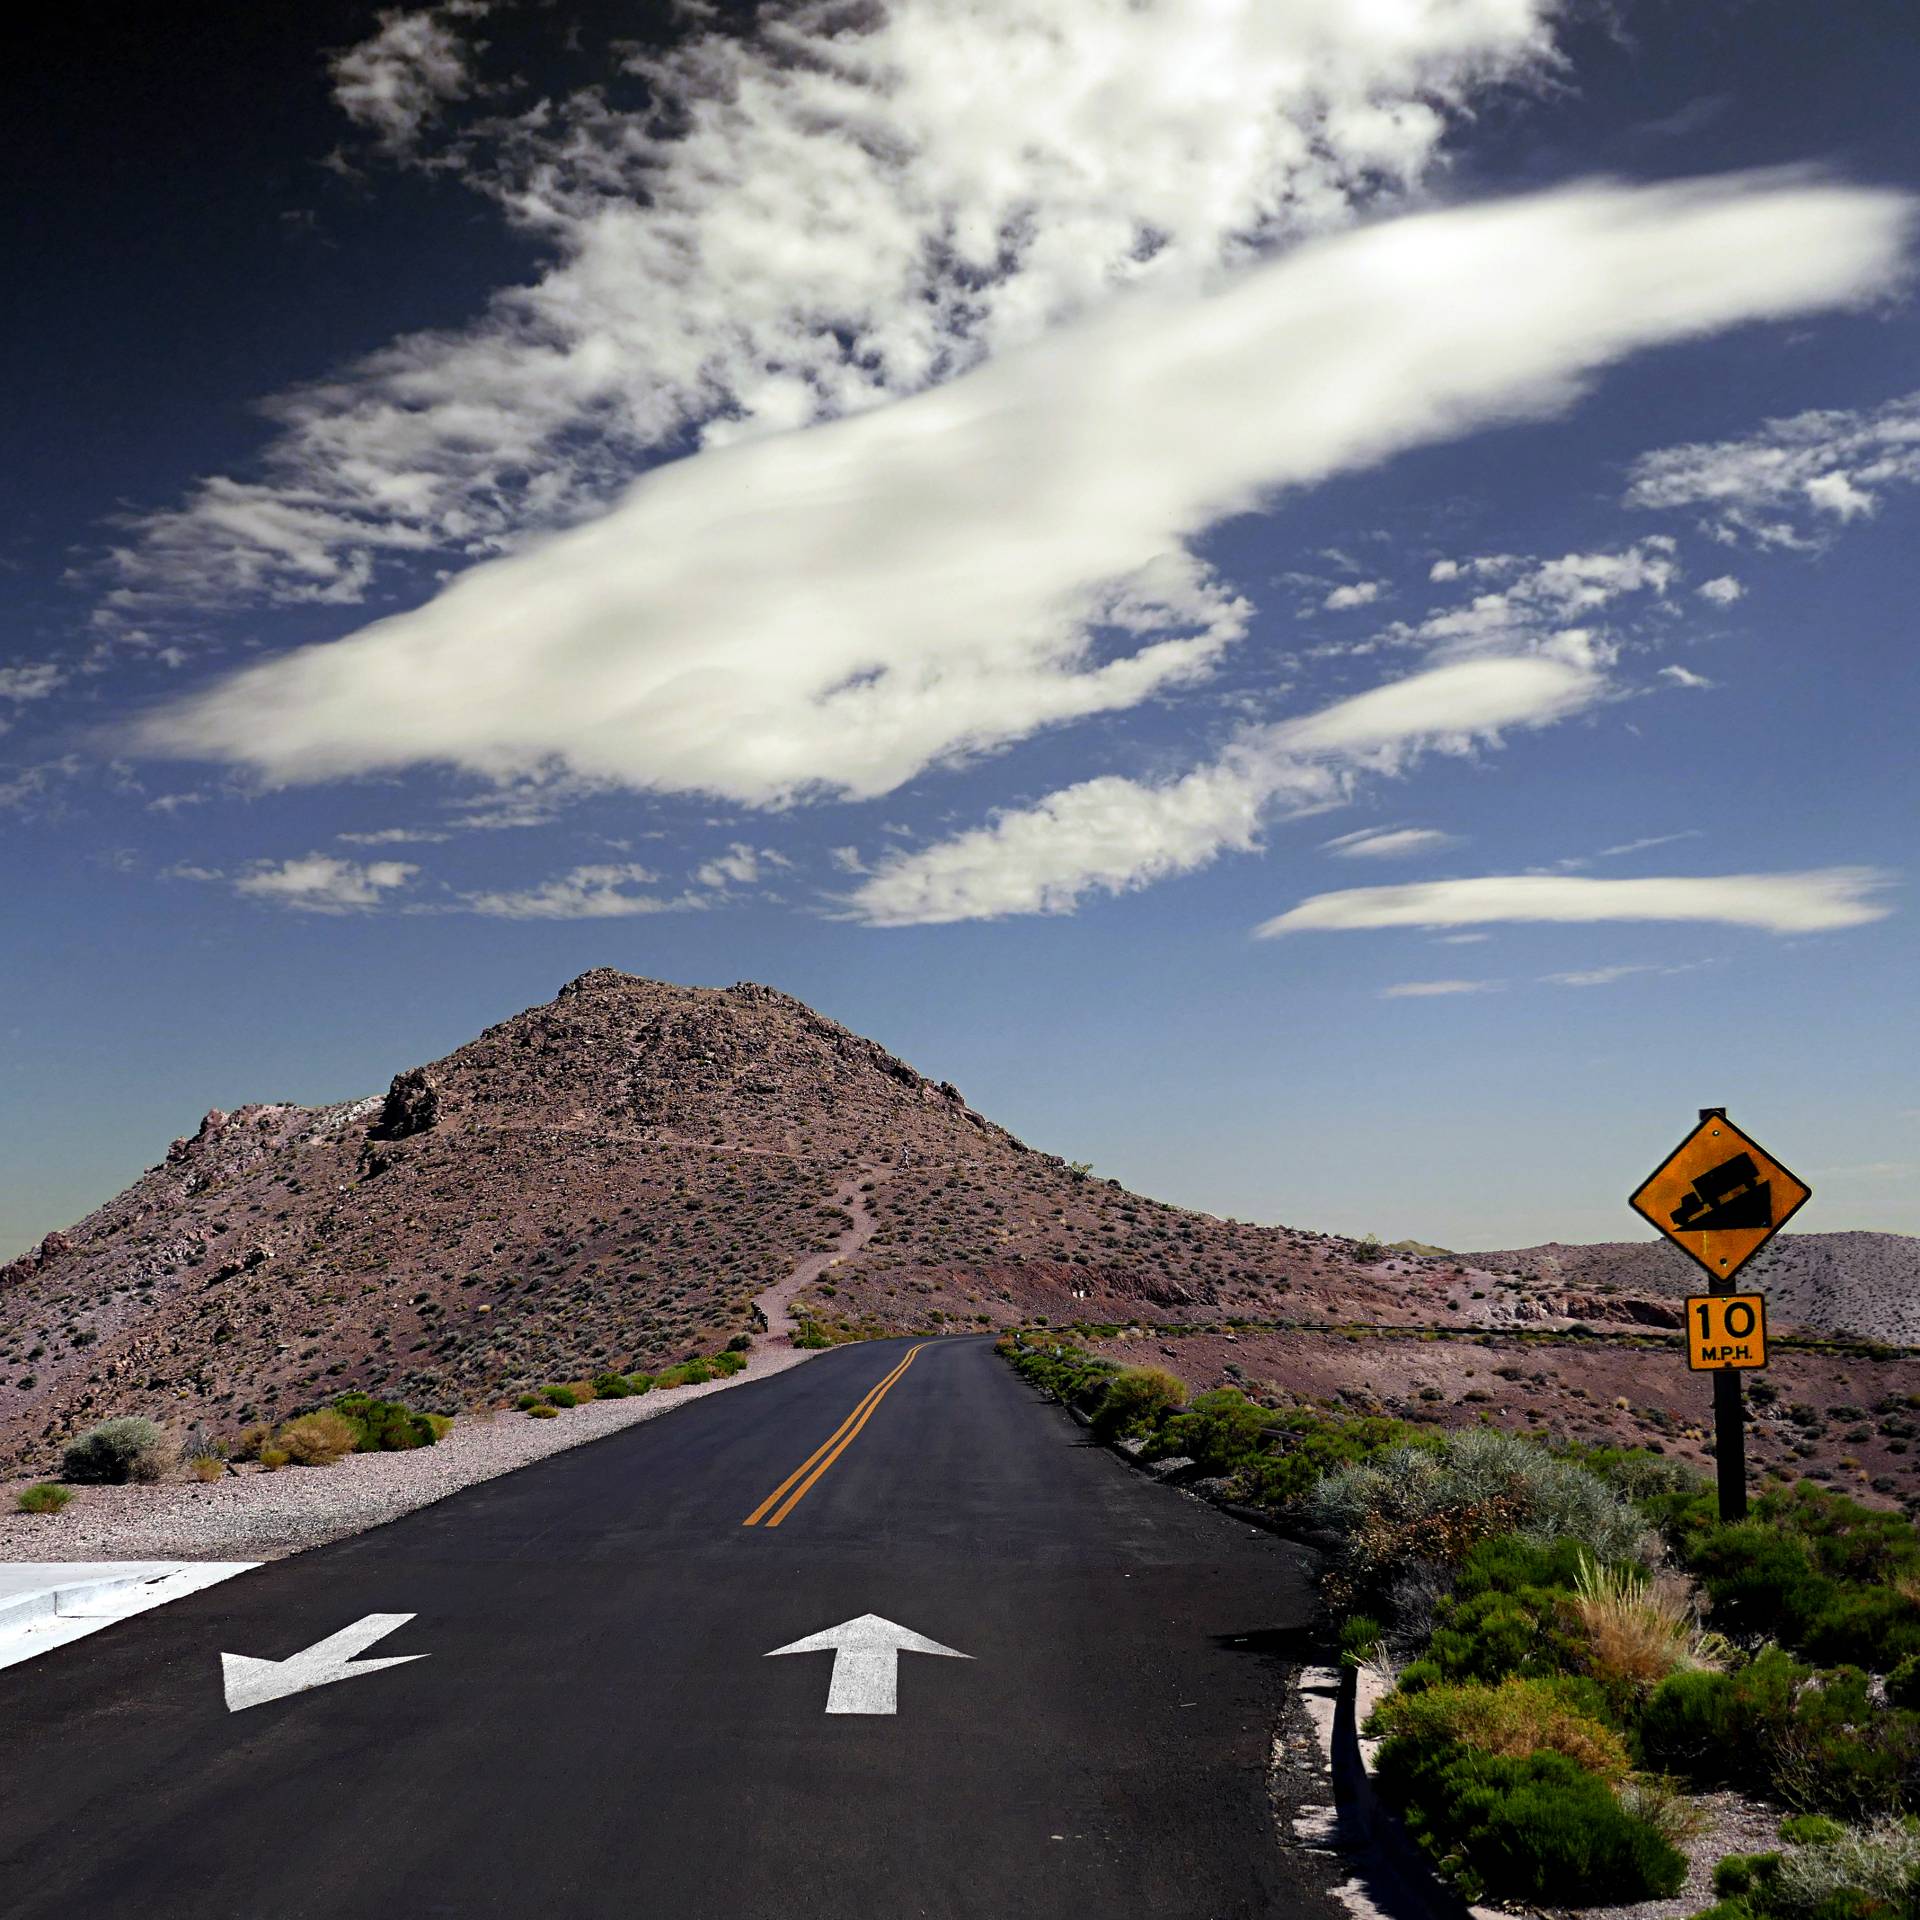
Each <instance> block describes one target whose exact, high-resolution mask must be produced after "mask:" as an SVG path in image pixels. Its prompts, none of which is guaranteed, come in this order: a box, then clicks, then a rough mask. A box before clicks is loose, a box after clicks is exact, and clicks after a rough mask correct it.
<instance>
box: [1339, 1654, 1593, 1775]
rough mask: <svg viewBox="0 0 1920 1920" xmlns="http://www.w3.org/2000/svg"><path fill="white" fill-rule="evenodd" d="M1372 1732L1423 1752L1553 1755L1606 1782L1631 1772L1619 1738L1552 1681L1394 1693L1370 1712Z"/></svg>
mask: <svg viewBox="0 0 1920 1920" xmlns="http://www.w3.org/2000/svg"><path fill="white" fill-rule="evenodd" d="M1582 1704H1584V1703H1582ZM1369 1724H1370V1725H1371V1726H1372V1727H1373V1728H1374V1729H1375V1730H1376V1731H1377V1732H1379V1733H1381V1734H1384V1735H1387V1736H1389V1737H1391V1738H1395V1739H1407V1740H1412V1741H1415V1742H1416V1743H1418V1744H1420V1745H1422V1746H1424V1747H1428V1748H1438V1747H1447V1746H1456V1747H1472V1748H1473V1749H1475V1750H1476V1751H1477V1752H1481V1753H1497V1754H1500V1755H1502V1756H1504V1757H1505V1758H1507V1759H1509V1760H1525V1759H1527V1758H1529V1757H1530V1756H1532V1755H1533V1754H1536V1753H1558V1754H1561V1755H1563V1756H1564V1757H1565V1758H1567V1759H1569V1760H1571V1761H1573V1762H1574V1763H1575V1764H1576V1765H1577V1766H1579V1767H1581V1768H1583V1769H1584V1770H1585V1771H1586V1772H1588V1773H1593V1774H1598V1775H1599V1776H1600V1777H1601V1778H1602V1779H1605V1780H1620V1779H1624V1778H1625V1777H1626V1774H1627V1770H1628V1760H1627V1749H1626V1744H1625V1742H1624V1741H1622V1739H1621V1738H1620V1736H1619V1734H1617V1733H1616V1732H1615V1731H1614V1730H1613V1729H1612V1728H1611V1727H1609V1726H1607V1725H1606V1724H1605V1723H1604V1722H1602V1721H1600V1720H1598V1719H1596V1718H1595V1717H1594V1716H1593V1715H1592V1714H1590V1713H1587V1712H1583V1711H1582V1710H1581V1705H1577V1704H1574V1703H1573V1701H1570V1700H1569V1698H1568V1690H1567V1689H1566V1688H1564V1687H1563V1686H1562V1685H1561V1684H1559V1683H1557V1682H1555V1681H1552V1680H1519V1679H1514V1680H1503V1681H1501V1682H1500V1684H1499V1685H1498V1686H1491V1687H1490V1686H1484V1685H1480V1684H1478V1683H1470V1684H1468V1685H1465V1686H1431V1687H1425V1688H1422V1689H1421V1690H1420V1691H1419V1692H1417V1693H1406V1692H1394V1693H1390V1694H1389V1695H1388V1696H1387V1697H1386V1699H1384V1700H1383V1701H1381V1703H1380V1704H1379V1706H1378V1707H1377V1708H1375V1710H1374V1713H1373V1716H1372V1719H1371V1721H1370V1723H1369Z"/></svg>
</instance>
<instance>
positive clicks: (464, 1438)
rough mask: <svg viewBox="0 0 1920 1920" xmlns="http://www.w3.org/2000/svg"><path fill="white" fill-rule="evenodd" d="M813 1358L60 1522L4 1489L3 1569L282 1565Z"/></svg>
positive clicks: (105, 1505) (153, 1497)
mask: <svg viewBox="0 0 1920 1920" xmlns="http://www.w3.org/2000/svg"><path fill="white" fill-rule="evenodd" d="M815 1351H817V1350H816V1349H807V1348H797V1347H789V1346H784V1345H774V1344H772V1343H771V1342H766V1343H762V1344H760V1345H757V1346H756V1347H755V1348H754V1350H753V1352H752V1353H751V1354H749V1356H748V1359H747V1365H746V1369H745V1371H743V1372H741V1373H737V1374H735V1375H734V1376H733V1377H732V1378H731V1379H727V1380H713V1381H709V1382H707V1383H706V1384H705V1385H703V1386H694V1387H675V1388H671V1389H669V1390H668V1391H665V1392H655V1393H644V1394H640V1395H638V1396H636V1397H634V1398H631V1399H626V1400H594V1401H590V1402H589V1403H588V1404H587V1405H586V1406H583V1407H571V1408H569V1409H567V1411H565V1412H564V1413H562V1414H561V1415H560V1417H559V1418H558V1419H556V1420H530V1419H528V1418H527V1416H526V1415H525V1414H522V1413H508V1412H501V1413H495V1414H493V1415H492V1416H491V1417H489V1416H486V1415H481V1416H473V1415H466V1416H463V1417H462V1418H461V1419H459V1420H458V1421H456V1422H455V1423H454V1426H453V1428H452V1430H451V1431H450V1432H449V1433H448V1434H447V1436H446V1438H445V1439H443V1440H442V1441H441V1442H440V1443H439V1445H438V1446H432V1447H417V1448H415V1449H414V1450H413V1451H411V1452H409V1453H350V1454H348V1455H347V1457H346V1458H345V1459H344V1460H342V1461H340V1462H338V1464H336V1465H334V1466H331V1467H284V1468H282V1469H281V1470H280V1471H279V1472H278V1473H265V1472H263V1471H261V1470H260V1469H259V1468H258V1467H252V1466H249V1467H242V1468H236V1469H235V1470H234V1471H233V1472H231V1473H229V1474H228V1475H227V1476H226V1478H225V1479H223V1480H216V1481H214V1482H213V1483H212V1484H211V1485H202V1484H201V1483H200V1482H199V1481H197V1480H187V1481H179V1482H176V1481H167V1482H165V1483H164V1484H162V1485H160V1486H157V1487H139V1486H127V1487H75V1488H74V1489H73V1496H74V1497H73V1502H72V1504H71V1505H70V1506H69V1507H68V1508H67V1509H66V1511H65V1512H64V1513H57V1514H31V1513H19V1512H16V1511H15V1510H14V1494H15V1493H16V1492H17V1491H18V1490H19V1489H20V1488H21V1487H25V1486H30V1485H31V1484H33V1483H32V1481H31V1480H30V1479H24V1480H13V1481H9V1482H7V1483H6V1484H5V1485H0V1561H55V1560H281V1559H284V1558H286V1557H287V1556H288V1555H289V1554H295V1553H301V1552H304V1551H305V1550H306V1549H307V1548H308V1547H318V1546H324V1545H325V1544H326V1543H327V1542H328V1541H330V1540H341V1539H344V1538H346V1537H347V1535H349V1534H355V1533H364V1532H365V1531H366V1530H367V1529H368V1528H369V1527H377V1526H382V1525H384V1524H385V1523H386V1522H387V1521H389V1520H397V1519H398V1518H399V1517H400V1516H401V1515H402V1514H403V1513H411V1512H413V1510H414V1509H415V1508H416V1507H425V1506H431V1505H432V1504H433V1502H434V1501H436V1500H444V1499H445V1498H446V1497H447V1495H448V1494H450V1493H458V1492H459V1491H460V1490H461V1488H463V1487H471V1486H475V1485H477V1484H478V1483H479V1482H480V1481H482V1480H492V1479H495V1478H497V1477H498V1476H499V1475H500V1474H503V1473H511V1472H513V1471H514V1469H515V1468H516V1467H524V1466H528V1465H530V1464H531V1463H532V1462H533V1461H535V1460H543V1459H545V1458H546V1457H547V1456H548V1455H549V1454H554V1453H563V1452H565V1451H566V1449H567V1448H569V1447H578V1446H583V1445H585V1444H586V1443H587V1442H588V1441H590V1440H599V1439H602V1438H604V1437H605V1436H606V1435H607V1434H610V1433H617V1432H619V1431H620V1430H621V1429H622V1428H623V1427H631V1426H637V1425H638V1424H639V1423H640V1422H641V1421H642V1420H653V1419H657V1418H658V1417H659V1416H660V1415H662V1414H665V1413H671V1412H672V1411H673V1409H674V1408H675V1407H680V1406H685V1405H686V1404H687V1403H688V1402H689V1401H691V1400H698V1399H701V1398H703V1397H704V1396H706V1395H707V1394H710V1393H721V1392H724V1391H725V1390H726V1389H727V1388H729V1387H737V1386H739V1385H740V1384H741V1383H742V1382H744V1381H748V1380H764V1379H766V1378H767V1377H768V1376H769V1375H771V1374H775V1373H784V1372H785V1371H786V1370H787V1369H788V1368H789V1367H795V1366H798V1365H800V1363H801V1362H802V1361H805V1360H810V1359H812V1358H813V1356H814V1352H815Z"/></svg>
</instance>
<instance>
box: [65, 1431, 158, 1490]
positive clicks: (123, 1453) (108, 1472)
mask: <svg viewBox="0 0 1920 1920" xmlns="http://www.w3.org/2000/svg"><path fill="white" fill-rule="evenodd" d="M172 1464H173V1447H172V1443H171V1442H170V1441H169V1440H168V1439H167V1436H166V1434H165V1433H164V1432H163V1431H162V1429H161V1428H160V1427H159V1426H157V1425H156V1424H155V1423H154V1422H153V1421H151V1420H143V1419H142V1418H141V1417H140V1416H139V1415H138V1414H126V1415H123V1416H121V1417H120V1418H119V1419H116V1420H102V1421H101V1422H100V1424H99V1425H98V1426H97V1427H94V1428H92V1429H91V1430H90V1431H88V1432H86V1433H83V1434H82V1435H81V1436H80V1438H79V1439H77V1440H74V1441H71V1442H69V1443H68V1445H67V1447H66V1449H65V1451H64V1452H63V1453H62V1454H61V1456H60V1474H61V1478H62V1479H65V1480H73V1481H77V1482H79V1483H80V1484H82V1485H85V1486H114V1487H117V1486H124V1485H125V1484H126V1483H127V1482H128V1481H129V1480H138V1481H143V1482H149V1483H150V1482H152V1481H155V1480H158V1479H159V1478H160V1477H161V1475H163V1474H164V1473H165V1472H166V1470H167V1469H168V1468H169V1467H170V1466H172Z"/></svg>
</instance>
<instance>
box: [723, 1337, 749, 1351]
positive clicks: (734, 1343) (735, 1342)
mask: <svg viewBox="0 0 1920 1920" xmlns="http://www.w3.org/2000/svg"><path fill="white" fill-rule="evenodd" d="M752 1345H753V1335H752V1334H750V1333H736V1334H735V1335H734V1336H733V1338H732V1339H731V1340H729V1341H728V1342H727V1351H728V1352H729V1353H745V1352H747V1350H748V1349H749V1348H750V1347H752Z"/></svg>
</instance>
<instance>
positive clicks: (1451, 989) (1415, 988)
mask: <svg viewBox="0 0 1920 1920" xmlns="http://www.w3.org/2000/svg"><path fill="white" fill-rule="evenodd" d="M1500 986H1501V982H1499V981H1498V980H1402V981H1401V982H1400V983H1399V985H1398V986H1392V987H1382V988H1381V989H1380V998H1381V999H1382V1000H1432V999H1439V998H1442V997H1444V996H1448V995H1452V994H1457V993H1498V992H1499V990H1500Z"/></svg>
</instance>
